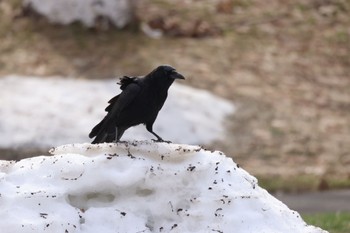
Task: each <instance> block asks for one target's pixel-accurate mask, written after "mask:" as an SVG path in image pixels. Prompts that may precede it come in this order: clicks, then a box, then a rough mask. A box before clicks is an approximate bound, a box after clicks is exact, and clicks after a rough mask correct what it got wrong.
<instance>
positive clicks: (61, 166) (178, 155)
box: [0, 141, 325, 233]
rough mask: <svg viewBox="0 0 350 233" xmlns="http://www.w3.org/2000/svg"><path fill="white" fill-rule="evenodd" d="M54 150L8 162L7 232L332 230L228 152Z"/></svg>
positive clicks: (134, 146)
mask: <svg viewBox="0 0 350 233" xmlns="http://www.w3.org/2000/svg"><path fill="white" fill-rule="evenodd" d="M50 152H51V153H52V154H53V156H39V157H34V158H29V159H24V160H21V161H19V162H17V163H15V162H10V161H1V163H0V193H1V196H0V202H1V209H0V218H1V221H0V229H2V232H4V233H24V232H35V233H40V232H69V233H74V232H84V233H87V232H91V233H96V232H104V233H109V232H181V233H183V232H235V233H243V232H267V233H272V232H284V233H285V232H293V233H297V232H309V233H321V232H325V231H323V230H321V229H319V228H316V227H313V226H308V225H307V224H306V223H305V222H304V221H303V220H302V219H301V217H300V215H299V214H298V213H297V212H295V211H292V210H290V209H288V207H287V206H286V205H284V204H283V203H282V202H280V201H279V200H277V199H275V198H274V197H273V196H271V195H270V194H269V193H268V192H266V191H265V190H264V189H262V188H260V187H259V186H258V184H257V180H256V178H254V177H252V176H250V175H249V174H248V173H247V172H246V171H244V170H243V169H241V168H239V166H238V165H237V164H235V163H234V162H233V161H232V159H230V158H227V157H226V156H225V155H224V154H222V153H221V152H217V151H216V152H211V151H207V150H205V149H203V148H201V147H198V146H188V145H180V144H167V143H152V142H147V141H133V142H126V143H118V144H114V143H110V144H107V143H105V144H97V145H96V144H94V145H91V144H75V145H74V144H71V145H65V146H60V147H58V148H55V149H52V150H51V151H50Z"/></svg>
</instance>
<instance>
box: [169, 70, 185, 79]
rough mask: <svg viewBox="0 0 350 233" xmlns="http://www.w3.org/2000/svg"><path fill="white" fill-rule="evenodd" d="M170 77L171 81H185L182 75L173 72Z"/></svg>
mask: <svg viewBox="0 0 350 233" xmlns="http://www.w3.org/2000/svg"><path fill="white" fill-rule="evenodd" d="M171 77H172V78H173V79H185V77H184V76H182V74H179V73H177V72H176V71H174V72H173V73H172V74H171Z"/></svg>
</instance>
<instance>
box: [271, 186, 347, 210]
mask: <svg viewBox="0 0 350 233" xmlns="http://www.w3.org/2000/svg"><path fill="white" fill-rule="evenodd" d="M274 196H275V197H276V198H277V199H279V200H280V201H282V202H283V203H284V204H286V205H287V206H288V207H289V208H290V209H292V210H296V211H298V212H299V213H303V214H304V213H322V212H350V190H333V191H325V192H312V193H302V194H284V193H276V194H274Z"/></svg>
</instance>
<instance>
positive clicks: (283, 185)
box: [256, 175, 350, 193]
mask: <svg viewBox="0 0 350 233" xmlns="http://www.w3.org/2000/svg"><path fill="white" fill-rule="evenodd" d="M256 177H257V178H258V181H259V185H260V186H261V187H263V188H264V189H266V190H268V191H269V192H271V193H275V192H277V191H283V192H287V193H291V192H308V191H319V190H326V189H345V188H350V179H349V178H348V177H331V176H329V177H327V178H326V179H324V178H322V177H319V176H314V175H298V176H289V177H280V176H256Z"/></svg>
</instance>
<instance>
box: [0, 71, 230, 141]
mask: <svg viewBox="0 0 350 233" xmlns="http://www.w3.org/2000/svg"><path fill="white" fill-rule="evenodd" d="M116 82H117V79H113V80H102V81H101V80H78V79H68V78H62V77H51V78H35V77H22V76H15V75H12V76H7V77H4V78H1V79H0V90H1V92H0V106H1V108H0V132H1V134H0V148H12V147H18V148H21V147H27V148H50V147H53V146H58V145H62V144H67V143H73V142H74V143H82V142H87V141H90V140H91V139H89V138H88V134H89V132H90V130H91V129H92V128H93V127H94V126H95V125H96V124H97V123H98V122H99V121H100V120H102V119H103V117H104V116H105V114H106V112H105V111H104V109H105V107H106V106H107V102H108V100H109V99H111V98H112V97H113V96H115V95H116V94H117V93H119V92H120V89H119V85H117V84H116ZM213 106H215V107H213ZM213 108H214V109H213ZM233 111H234V107H233V105H232V104H231V103H230V102H229V101H227V100H224V99H222V98H219V97H217V96H215V95H213V94H210V93H209V92H207V91H203V90H198V89H194V88H191V87H187V86H184V85H180V84H176V83H174V84H173V85H172V87H170V90H169V96H168V99H167V101H166V102H165V104H164V107H163V109H162V110H161V111H160V112H159V115H158V118H157V120H156V122H155V124H154V130H155V132H156V133H157V134H159V135H160V136H161V137H162V138H164V139H165V140H170V141H173V142H177V143H187V144H206V143H210V142H211V141H213V140H216V139H218V140H220V139H221V138H222V137H223V136H224V135H225V131H224V126H223V125H224V118H225V117H226V116H227V115H228V114H231V113H233ZM151 138H153V135H151V134H150V133H149V132H147V130H146V129H145V127H144V126H143V125H140V126H137V127H134V128H131V129H129V130H127V131H126V132H125V134H124V136H123V138H122V140H128V139H129V140H133V139H138V140H145V139H151Z"/></svg>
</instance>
